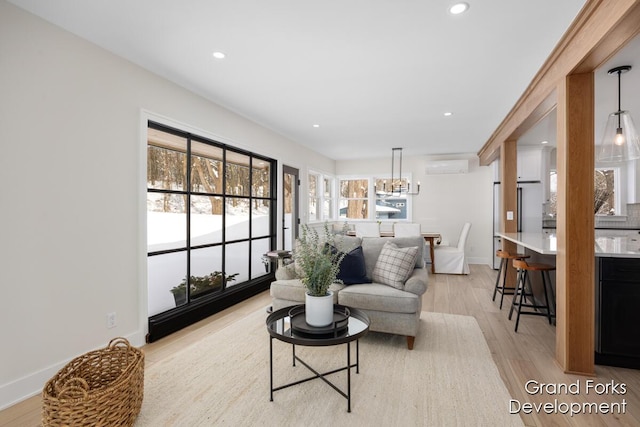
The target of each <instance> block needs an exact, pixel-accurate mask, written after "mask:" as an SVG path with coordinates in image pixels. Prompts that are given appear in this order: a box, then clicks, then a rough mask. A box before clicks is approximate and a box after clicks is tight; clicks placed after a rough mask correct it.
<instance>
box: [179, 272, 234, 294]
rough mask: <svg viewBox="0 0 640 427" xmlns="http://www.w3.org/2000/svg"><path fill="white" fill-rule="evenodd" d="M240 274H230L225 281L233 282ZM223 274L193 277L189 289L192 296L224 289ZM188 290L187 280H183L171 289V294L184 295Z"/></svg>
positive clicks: (190, 279)
mask: <svg viewBox="0 0 640 427" xmlns="http://www.w3.org/2000/svg"><path fill="white" fill-rule="evenodd" d="M238 274H239V273H235V274H228V275H227V276H226V277H225V279H226V282H227V283H229V282H232V281H234V280H235V278H236V276H237V275H238ZM222 277H223V275H222V272H221V271H214V272H213V273H211V274H207V275H206V276H191V277H190V278H189V287H190V290H191V296H195V295H197V294H200V293H202V292H206V291H210V290H214V289H220V288H222ZM186 289H187V279H186V278H184V279H182V282H181V283H180V284H179V285H178V286H175V287H173V288H171V292H172V293H173V294H184V293H185V292H186Z"/></svg>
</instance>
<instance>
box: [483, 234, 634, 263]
mask: <svg viewBox="0 0 640 427" xmlns="http://www.w3.org/2000/svg"><path fill="white" fill-rule="evenodd" d="M595 233H596V237H595V255H596V256H599V257H617V258H640V234H639V232H638V231H626V232H624V233H622V232H617V231H612V230H595ZM496 235H497V236H500V237H502V238H504V239H506V240H509V241H511V242H513V243H515V244H517V245H520V246H523V247H525V248H527V249H530V250H532V251H534V252H538V253H539V254H543V255H555V254H556V251H557V247H558V244H557V237H556V232H555V230H548V231H541V232H540V233H496Z"/></svg>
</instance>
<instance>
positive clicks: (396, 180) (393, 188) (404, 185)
mask: <svg viewBox="0 0 640 427" xmlns="http://www.w3.org/2000/svg"><path fill="white" fill-rule="evenodd" d="M396 172H397V173H398V176H396ZM388 187H389V188H387V181H386V180H384V181H382V191H380V192H378V189H377V188H376V195H377V196H378V197H400V196H416V195H418V194H420V181H418V185H417V186H416V189H415V191H411V182H409V180H406V182H404V181H403V180H402V148H392V149H391V183H390V185H389V186H388Z"/></svg>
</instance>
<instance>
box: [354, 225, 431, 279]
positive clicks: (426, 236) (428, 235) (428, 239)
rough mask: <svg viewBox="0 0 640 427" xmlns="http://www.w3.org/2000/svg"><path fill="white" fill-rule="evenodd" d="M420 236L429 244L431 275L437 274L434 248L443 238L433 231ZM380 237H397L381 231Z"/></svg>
mask: <svg viewBox="0 0 640 427" xmlns="http://www.w3.org/2000/svg"><path fill="white" fill-rule="evenodd" d="M355 235H356V232H355V231H354V230H349V231H347V236H355ZM420 235H421V236H422V238H423V239H424V241H425V242H429V257H430V258H431V273H432V274H435V273H436V267H435V265H436V264H435V260H434V258H435V257H434V255H433V248H434V246H435V245H439V244H440V242H441V241H442V236H441V235H440V233H436V232H433V231H424V232H421V233H420ZM380 237H395V235H394V233H393V231H381V232H380Z"/></svg>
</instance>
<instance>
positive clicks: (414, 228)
mask: <svg viewBox="0 0 640 427" xmlns="http://www.w3.org/2000/svg"><path fill="white" fill-rule="evenodd" d="M419 235H420V224H417V223H413V222H397V223H395V224H393V236H394V237H415V236H419Z"/></svg>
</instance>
